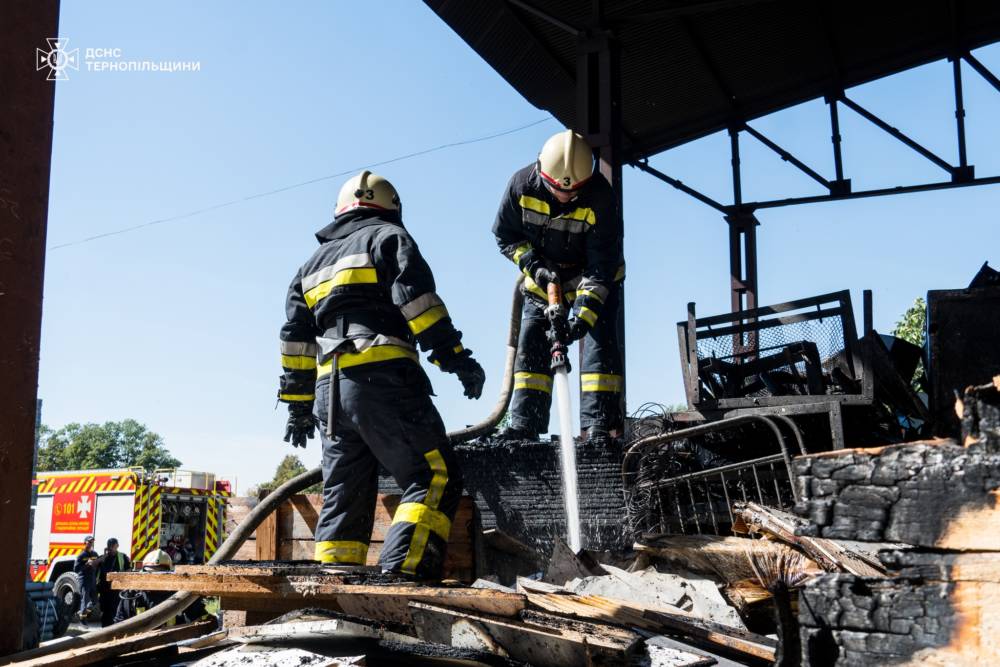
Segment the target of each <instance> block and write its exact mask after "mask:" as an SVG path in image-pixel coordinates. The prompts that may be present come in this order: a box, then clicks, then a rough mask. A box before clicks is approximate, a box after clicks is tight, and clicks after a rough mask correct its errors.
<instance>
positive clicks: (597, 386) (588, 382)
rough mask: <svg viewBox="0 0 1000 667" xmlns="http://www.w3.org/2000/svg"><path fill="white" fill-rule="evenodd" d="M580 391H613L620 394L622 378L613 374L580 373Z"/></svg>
mask: <svg viewBox="0 0 1000 667" xmlns="http://www.w3.org/2000/svg"><path fill="white" fill-rule="evenodd" d="M580 381H581V387H580V388H581V389H582V390H583V391H613V392H619V393H620V392H621V390H622V385H623V384H624V378H623V377H622V376H621V375H615V374H613V373H581V374H580Z"/></svg>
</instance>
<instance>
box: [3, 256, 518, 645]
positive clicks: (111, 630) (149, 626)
mask: <svg viewBox="0 0 1000 667" xmlns="http://www.w3.org/2000/svg"><path fill="white" fill-rule="evenodd" d="M523 281H524V276H521V275H519V276H518V278H517V281H516V282H515V284H514V295H513V297H512V299H511V310H510V327H509V329H508V331H507V357H506V359H505V361H504V374H503V380H502V381H501V384H500V395H499V397H498V398H497V402H496V405H495V406H494V408H493V411H492V412H491V413H490V414H489V415H488V416H487V417H486V419H484V420H483V421H481V422H480V423H478V424H475V425H473V426H468V427H466V428H463V429H459V430H457V431H452V432H450V433H448V439H449V440H451V441H452V442H466V441H468V440H474V439H476V438H478V437H480V436H484V435H488V434H489V433H490V432H491V431H492V430H493V429H494V428H495V427H496V425H497V424H498V423H499V422H500V419H501V418H503V415H504V413H505V412H506V411H507V406H508V405H509V404H510V397H511V392H512V390H513V385H514V360H515V359H516V357H517V339H518V336H519V335H520V332H521V306H522V304H523V299H524V296H523V294H522V293H521V283H522V282H523ZM322 479H323V475H322V471H321V470H320V469H319V468H313V469H312V470H310V471H308V472H304V473H302V474H301V475H298V476H296V477H293V478H292V479H290V480H288V481H287V482H285V483H284V484H282V485H281V486H279V487H278V488H276V489H275V490H273V491H271V492H270V493H269V494H268V495H267V496H265V497H264V498H263V499H262V500H261V501H260V502H259V503H257V505H256V506H255V507H254V508H253V509H252V510H251V511H250V513H249V514H247V516H246V518H244V519H243V521H241V522H240V523H239V524H238V525H237V526H236V527H235V528H234V529H233V531H232V532H231V533H230V534H229V535H228V536H227V537H226V539H225V541H224V542H223V543H222V544H221V545H220V546H219V548H218V550H217V551H216V552H215V554H214V555H213V556H212V557H211V558H210V559H209V560H208V565H219V564H221V563H223V562H225V561H227V560H230V559H231V558H232V557H233V556H235V555H236V552H237V550H239V548H240V547H241V546H242V545H243V543H244V542H246V541H247V539H248V538H249V537H250V535H251V534H252V533H253V532H254V531H255V530H257V527H258V526H260V524H261V523H263V521H264V519H266V518H267V517H268V516H270V515H271V513H272V512H274V511H275V510H277V509H278V507H279V506H281V504H282V503H284V502H285V501H286V500H288V499H289V498H291V497H292V496H294V495H295V494H296V493H301V492H302V491H303V490H304V489H306V488H308V487H310V486H312V485H313V484H316V483H318V482H321V481H322ZM200 597H201V596H200V595H197V594H195V593H192V592H190V591H180V592H177V593H174V594H173V595H171V596H170V597H169V598H167V599H166V600H164V601H163V602H161V603H160V604H158V605H156V606H155V607H151V608H149V609H148V610H146V611H144V612H143V613H141V614H139V615H138V616H133V617H132V618H130V619H127V620H125V621H122V622H121V623H116V624H114V625H111V626H108V627H106V628H101V629H100V630H94V631H92V632H87V633H85V634H82V635H78V636H76V637H72V638H69V639H62V640H59V641H55V642H52V643H50V644H47V645H45V646H40V647H38V648H35V649H30V650H28V651H22V652H20V653H15V654H13V655H9V656H7V657H5V658H4V657H0V664H8V663H9V662H22V661H24V660H30V659H33V658H39V657H42V656H46V655H51V654H53V653H59V652H61V651H65V650H68V649H75V648H81V647H84V646H92V645H94V644H99V643H100V642H106V641H110V640H112V639H118V638H120V637H124V636H126V635H132V634H137V633H139V632H146V631H148V630H153V629H155V628H158V627H159V626H161V625H163V624H164V623H166V622H167V621H169V620H170V619H172V618H174V617H175V616H177V615H178V614H180V613H182V612H183V611H184V610H185V609H187V608H188V607H190V606H191V605H192V604H194V602H195V601H196V600H197V599H198V598H200Z"/></svg>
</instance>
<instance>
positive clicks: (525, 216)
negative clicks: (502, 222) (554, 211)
mask: <svg viewBox="0 0 1000 667" xmlns="http://www.w3.org/2000/svg"><path fill="white" fill-rule="evenodd" d="M521 220H523V221H524V222H528V223H531V224H532V225H538V226H540V227H544V226H545V225H547V224H548V223H549V216H547V215H545V214H544V213H538V212H537V211H532V210H530V209H524V211H522V215H521Z"/></svg>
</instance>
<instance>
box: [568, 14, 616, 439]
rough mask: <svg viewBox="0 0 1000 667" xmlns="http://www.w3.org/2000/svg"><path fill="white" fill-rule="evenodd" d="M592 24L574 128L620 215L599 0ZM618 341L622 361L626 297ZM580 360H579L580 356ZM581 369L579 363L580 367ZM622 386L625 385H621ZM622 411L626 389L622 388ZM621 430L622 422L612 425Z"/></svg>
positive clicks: (611, 52)
mask: <svg viewBox="0 0 1000 667" xmlns="http://www.w3.org/2000/svg"><path fill="white" fill-rule="evenodd" d="M593 8H594V13H593V25H592V26H591V28H590V30H588V31H587V32H586V34H585V35H582V36H581V37H580V38H579V40H578V42H577V76H576V93H577V113H576V119H577V128H576V129H577V131H579V132H580V133H581V134H583V136H584V137H586V139H587V142H588V143H589V144H590V145H591V146H593V147H594V149H595V151H596V153H597V159H598V168H599V169H600V171H601V174H603V176H604V177H605V178H606V179H608V183H610V184H611V188H612V190H613V191H614V196H615V210H616V211H617V214H618V216H619V217H621V215H622V202H623V199H622V123H621V103H620V100H621V86H620V77H619V72H620V69H619V53H618V44H617V43H616V42H615V40H614V38H613V37H612V36H611V35H610V34H609V33H608V32H607V31H605V30H604V29H603V28H602V14H601V9H602V7H601V2H600V0H594V3H593ZM618 340H619V342H620V345H621V355H622V363H623V370H622V372H623V374H624V361H625V298H624V294H623V295H622V300H621V304H620V308H619V309H618ZM581 361H582V359H581ZM580 368H582V365H581V366H580ZM623 386H624V385H623ZM622 414H625V391H624V390H623V391H622ZM615 426H616V428H617V429H618V430H621V428H622V426H623V425H621V424H618V425H615Z"/></svg>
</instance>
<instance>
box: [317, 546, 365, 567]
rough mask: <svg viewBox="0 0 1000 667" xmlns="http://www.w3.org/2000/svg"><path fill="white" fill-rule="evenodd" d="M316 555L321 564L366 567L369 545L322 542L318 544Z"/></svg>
mask: <svg viewBox="0 0 1000 667" xmlns="http://www.w3.org/2000/svg"><path fill="white" fill-rule="evenodd" d="M314 555H315V558H316V560H318V561H319V562H321V563H348V564H351V565H364V564H365V561H366V560H367V559H368V545H367V544H365V543H364V542H352V541H345V540H333V541H322V542H317V543H316V549H315V551H314Z"/></svg>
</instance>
